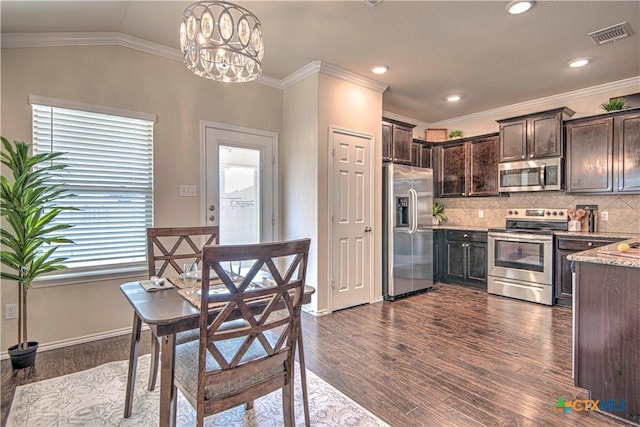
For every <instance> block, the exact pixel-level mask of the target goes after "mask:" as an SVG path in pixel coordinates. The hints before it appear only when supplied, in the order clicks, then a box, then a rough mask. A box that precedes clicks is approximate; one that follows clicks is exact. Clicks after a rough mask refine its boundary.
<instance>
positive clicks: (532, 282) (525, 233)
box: [487, 209, 568, 305]
mask: <svg viewBox="0 0 640 427" xmlns="http://www.w3.org/2000/svg"><path fill="white" fill-rule="evenodd" d="M567 226H568V217H567V211H566V209H509V210H508V211H507V216H506V227H505V228H500V229H490V230H489V233H488V243H489V254H488V256H487V259H488V261H487V262H488V266H487V272H488V284H487V290H488V292H489V293H490V294H495V295H502V296H507V297H511V298H517V299H522V300H526V301H531V302H537V303H540V304H546V305H553V237H554V236H553V233H554V231H558V230H567Z"/></svg>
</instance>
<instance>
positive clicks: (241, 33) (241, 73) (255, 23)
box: [180, 1, 264, 83]
mask: <svg viewBox="0 0 640 427" xmlns="http://www.w3.org/2000/svg"><path fill="white" fill-rule="evenodd" d="M180 49H181V50H182V54H183V55H184V63H185V64H186V65H187V68H189V69H190V70H191V71H193V72H194V73H195V74H197V75H199V76H201V77H205V78H207V79H212V80H216V81H220V82H230V83H243V82H250V81H252V80H255V79H257V78H258V77H260V75H261V74H262V57H263V55H264V45H263V43H262V25H261V24H260V20H259V19H258V18H257V17H256V16H255V15H254V14H252V13H251V12H249V11H248V10H247V9H245V8H243V7H241V6H237V5H235V4H232V3H228V2H225V1H200V2H197V3H193V4H192V5H190V6H189V7H187V8H186V9H185V10H184V14H183V19H182V24H180Z"/></svg>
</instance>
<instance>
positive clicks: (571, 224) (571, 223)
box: [567, 220, 581, 231]
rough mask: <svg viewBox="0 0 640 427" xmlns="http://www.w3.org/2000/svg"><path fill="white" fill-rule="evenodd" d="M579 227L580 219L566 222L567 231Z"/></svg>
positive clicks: (577, 229)
mask: <svg viewBox="0 0 640 427" xmlns="http://www.w3.org/2000/svg"><path fill="white" fill-rule="evenodd" d="M580 229H581V222H580V221H576V220H573V221H569V222H568V223H567V230H568V231H580Z"/></svg>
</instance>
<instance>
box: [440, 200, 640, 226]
mask: <svg viewBox="0 0 640 427" xmlns="http://www.w3.org/2000/svg"><path fill="white" fill-rule="evenodd" d="M435 201H437V202H438V203H440V204H442V205H444V207H445V214H446V215H447V217H448V221H447V222H446V224H448V225H460V226H478V227H488V228H489V227H504V225H505V219H504V217H505V214H506V212H507V210H508V209H510V208H564V209H568V208H573V209H575V207H576V205H587V204H589V205H591V204H593V205H598V210H599V212H600V213H601V212H608V214H609V219H608V221H602V220H601V219H600V218H598V220H597V222H596V231H599V232H604V233H607V232H612V233H613V232H615V233H618V232H626V233H640V195H624V196H613V195H611V196H600V195H592V196H588V195H573V194H564V193H561V192H554V191H546V192H545V191H542V192H536V193H511V194H510V195H509V196H505V197H469V198H442V199H435ZM478 211H482V213H483V218H479V217H478Z"/></svg>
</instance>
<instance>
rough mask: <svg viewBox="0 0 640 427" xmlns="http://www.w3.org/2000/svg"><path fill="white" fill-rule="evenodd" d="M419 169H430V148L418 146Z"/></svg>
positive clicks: (422, 145)
mask: <svg viewBox="0 0 640 427" xmlns="http://www.w3.org/2000/svg"><path fill="white" fill-rule="evenodd" d="M419 166H420V167H421V168H430V167H431V147H428V146H426V145H424V144H421V145H420V165H419Z"/></svg>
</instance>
